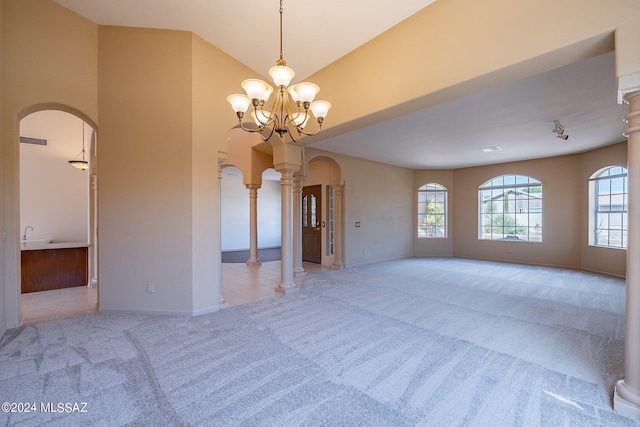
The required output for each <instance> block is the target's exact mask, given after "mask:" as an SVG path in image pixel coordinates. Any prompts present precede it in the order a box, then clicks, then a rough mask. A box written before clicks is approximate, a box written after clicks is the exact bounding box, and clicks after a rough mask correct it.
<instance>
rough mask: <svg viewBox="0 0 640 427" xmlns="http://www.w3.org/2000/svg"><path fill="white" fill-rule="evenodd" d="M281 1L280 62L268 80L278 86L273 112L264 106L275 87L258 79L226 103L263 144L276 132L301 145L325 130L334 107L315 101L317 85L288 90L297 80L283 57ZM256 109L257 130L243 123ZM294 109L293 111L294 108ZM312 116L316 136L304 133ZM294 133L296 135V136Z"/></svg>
mask: <svg viewBox="0 0 640 427" xmlns="http://www.w3.org/2000/svg"><path fill="white" fill-rule="evenodd" d="M282 10H283V9H282V0H280V59H278V60H277V61H276V65H275V67H271V69H270V70H269V76H271V78H272V79H273V82H274V83H275V85H276V90H275V99H274V100H273V104H272V105H271V108H270V109H268V110H267V109H265V103H266V102H267V101H268V100H269V97H270V96H271V94H272V93H273V92H274V89H273V87H271V85H269V84H268V83H266V82H264V81H262V80H259V79H247V80H244V81H243V82H242V83H241V86H242V89H244V90H245V92H246V95H242V94H233V95H229V96H227V101H228V102H229V104H231V108H233V110H234V111H235V112H236V115H237V116H238V123H239V124H240V127H241V128H242V129H243V130H245V131H247V132H259V133H260V135H261V136H262V140H263V141H267V140H269V139H270V138H271V136H272V135H273V132H274V131H275V132H277V133H278V135H280V137H281V138H284V135H285V134H289V137H290V138H291V140H292V141H293V142H298V141H299V140H300V138H301V137H302V135H307V136H311V135H316V134H317V133H318V132H320V130H322V123H323V122H324V119H325V117H326V116H327V113H328V112H329V109H330V108H331V103H330V102H329V101H321V100H317V101H314V99H315V96H316V94H317V93H318V91H320V87H318V85H316V84H314V83H308V82H301V83H298V84H294V85H292V86H289V83H290V82H291V80H292V79H293V77H294V76H295V72H294V71H293V70H292V69H291V68H289V67H287V62H286V61H285V60H284V57H283V53H282ZM249 105H253V111H251V117H252V118H253V120H254V121H255V123H256V125H257V128H254V127H253V126H252V125H251V127H247V126H246V124H245V123H243V122H242V118H243V117H244V113H245V112H246V111H247V109H248V108H249ZM292 105H295V107H294V108H291V107H292ZM310 112H311V114H313V115H314V116H315V117H316V119H317V121H318V130H316V131H315V132H310V133H308V132H305V131H304V128H305V126H306V125H307V122H308V121H309V118H310ZM294 132H295V133H296V134H297V135H294Z"/></svg>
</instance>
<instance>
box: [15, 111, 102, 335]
mask: <svg viewBox="0 0 640 427" xmlns="http://www.w3.org/2000/svg"><path fill="white" fill-rule="evenodd" d="M19 118H20V122H19V131H20V142H19V149H18V168H17V174H18V176H19V181H18V182H19V185H18V187H19V188H18V193H19V205H18V206H19V209H18V221H16V222H17V223H18V224H19V229H20V244H19V253H18V254H17V260H18V273H19V274H18V281H17V283H16V287H17V288H18V289H17V291H18V292H17V293H18V294H19V303H18V322H19V324H25V323H35V322H39V321H45V320H53V319H58V318H63V317H69V316H71V315H77V314H85V313H89V312H94V311H96V310H97V308H98V290H97V283H98V266H97V243H98V242H97V209H96V207H97V161H96V159H97V157H96V151H97V150H96V146H97V138H96V132H95V124H93V122H92V121H91V120H90V119H88V118H87V117H86V116H85V115H84V114H82V113H81V112H78V111H76V110H75V109H73V108H69V107H66V106H63V105H50V104H47V105H39V106H33V107H31V108H29V109H26V110H24V111H23V112H22V113H21V114H20V115H19ZM70 160H84V161H86V165H85V164H84V163H83V162H76V167H73V166H72V164H70V162H69V161H70Z"/></svg>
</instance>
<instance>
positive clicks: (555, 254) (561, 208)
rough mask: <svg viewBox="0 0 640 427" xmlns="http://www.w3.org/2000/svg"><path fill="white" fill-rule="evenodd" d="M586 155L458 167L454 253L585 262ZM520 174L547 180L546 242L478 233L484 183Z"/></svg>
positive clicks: (549, 262)
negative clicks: (583, 188)
mask: <svg viewBox="0 0 640 427" xmlns="http://www.w3.org/2000/svg"><path fill="white" fill-rule="evenodd" d="M580 165H581V163H580V155H570V156H561V157H550V158H546V159H539V160H530V161H525V162H514V163H504V164H498V165H491V166H483V167H475V168H467V169H457V170H456V171H455V172H454V188H455V194H454V197H453V198H452V200H453V203H454V205H455V211H454V215H453V228H454V236H453V255H454V256H457V257H464V258H480V259H489V260H498V261H510V262H523V263H531V264H541V265H555V266H563V267H573V268H577V267H579V266H580V241H581V240H580V236H581V234H580V224H581V218H582V215H581V200H582V195H581V186H580V176H581V170H580ZM506 174H518V175H527V176H530V177H533V178H535V179H537V180H539V181H540V182H542V192H543V202H542V203H543V219H542V221H543V225H542V242H531V243H528V242H526V243H525V242H505V241H491V240H479V239H478V187H479V186H480V185H482V184H483V183H484V182H486V181H488V180H489V179H491V178H494V177H497V176H500V175H506Z"/></svg>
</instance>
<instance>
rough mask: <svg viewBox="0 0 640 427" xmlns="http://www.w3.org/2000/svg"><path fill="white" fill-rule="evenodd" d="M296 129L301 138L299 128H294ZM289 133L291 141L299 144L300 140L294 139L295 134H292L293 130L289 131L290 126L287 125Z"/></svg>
mask: <svg viewBox="0 0 640 427" xmlns="http://www.w3.org/2000/svg"><path fill="white" fill-rule="evenodd" d="M294 128H295V129H296V130H297V131H298V136H300V131H299V130H298V127H297V126H294ZM287 133H288V134H289V138H291V141H293V143H294V144H295V143H297V142H298V141H300V138H298V139H295V138H294V137H293V132H291V130H289V125H288V124H287Z"/></svg>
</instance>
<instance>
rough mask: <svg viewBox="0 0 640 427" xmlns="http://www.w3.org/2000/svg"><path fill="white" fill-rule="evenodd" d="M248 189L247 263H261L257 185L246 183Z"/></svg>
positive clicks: (251, 264)
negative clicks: (259, 254)
mask: <svg viewBox="0 0 640 427" xmlns="http://www.w3.org/2000/svg"><path fill="white" fill-rule="evenodd" d="M247 188H248V189H249V260H248V261H247V265H249V266H253V265H261V264H262V261H260V260H259V259H258V188H260V186H259V185H253V184H250V185H247Z"/></svg>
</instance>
